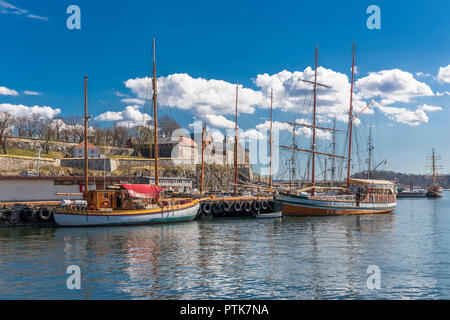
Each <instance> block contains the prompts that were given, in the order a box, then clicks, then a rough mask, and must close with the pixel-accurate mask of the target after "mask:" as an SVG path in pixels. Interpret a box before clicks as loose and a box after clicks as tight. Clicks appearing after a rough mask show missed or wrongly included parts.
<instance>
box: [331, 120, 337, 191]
mask: <svg viewBox="0 0 450 320" xmlns="http://www.w3.org/2000/svg"><path fill="white" fill-rule="evenodd" d="M333 129H334V131H332V132H333V134H332V137H333V142H332V143H331V150H332V151H331V153H332V154H336V117H335V118H334V119H333ZM335 170H336V165H335V159H334V158H333V157H332V158H331V183H333V181H334V179H335V176H334V172H335Z"/></svg>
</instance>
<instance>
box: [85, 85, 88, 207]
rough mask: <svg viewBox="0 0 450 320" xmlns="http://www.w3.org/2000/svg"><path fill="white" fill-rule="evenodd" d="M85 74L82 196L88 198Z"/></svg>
mask: <svg viewBox="0 0 450 320" xmlns="http://www.w3.org/2000/svg"><path fill="white" fill-rule="evenodd" d="M87 78H88V77H87V76H84V198H85V200H87V199H88V183H89V178H88V175H89V171H88V170H89V167H88V166H89V161H88V115H87Z"/></svg>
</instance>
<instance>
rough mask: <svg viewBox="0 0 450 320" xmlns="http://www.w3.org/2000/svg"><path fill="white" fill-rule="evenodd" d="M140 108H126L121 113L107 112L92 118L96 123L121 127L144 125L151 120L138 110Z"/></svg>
mask: <svg viewBox="0 0 450 320" xmlns="http://www.w3.org/2000/svg"><path fill="white" fill-rule="evenodd" d="M139 108H140V106H138V105H133V106H126V107H125V109H124V110H123V111H107V112H104V113H102V114H100V115H98V116H96V117H95V118H94V120H97V121H111V122H118V124H119V125H123V126H130V127H132V126H135V125H145V124H148V122H149V121H151V120H152V117H151V116H150V115H148V114H146V113H142V112H141V111H140V110H139Z"/></svg>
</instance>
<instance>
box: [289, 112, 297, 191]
mask: <svg viewBox="0 0 450 320" xmlns="http://www.w3.org/2000/svg"><path fill="white" fill-rule="evenodd" d="M294 123H295V118H294ZM295 138H296V137H295V125H294V126H293V127H292V147H293V148H296V147H297V144H296V143H295ZM290 175H291V179H290V180H291V181H290V188H291V189H292V187H293V185H294V180H295V153H294V152H292V154H291V160H290Z"/></svg>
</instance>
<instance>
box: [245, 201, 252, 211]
mask: <svg viewBox="0 0 450 320" xmlns="http://www.w3.org/2000/svg"><path fill="white" fill-rule="evenodd" d="M251 210H252V204H251V203H250V202H246V203H244V211H245V212H250V211H251Z"/></svg>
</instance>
